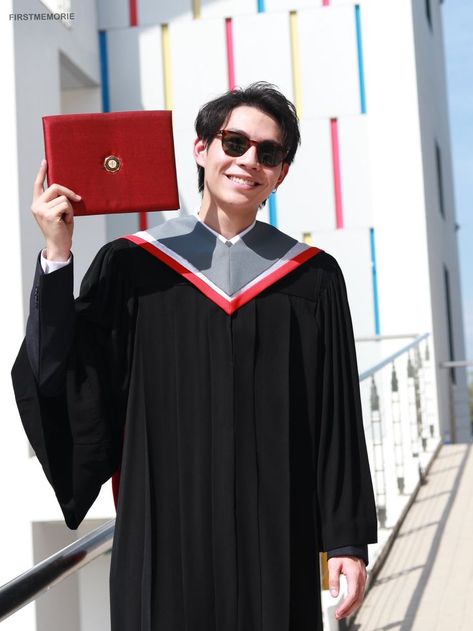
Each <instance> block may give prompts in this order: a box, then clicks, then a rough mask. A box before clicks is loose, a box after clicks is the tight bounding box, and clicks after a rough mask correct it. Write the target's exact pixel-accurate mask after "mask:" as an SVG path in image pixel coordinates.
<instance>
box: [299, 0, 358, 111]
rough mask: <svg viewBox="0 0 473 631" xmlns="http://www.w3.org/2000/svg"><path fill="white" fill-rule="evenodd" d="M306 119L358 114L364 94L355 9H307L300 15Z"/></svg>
mask: <svg viewBox="0 0 473 631" xmlns="http://www.w3.org/2000/svg"><path fill="white" fill-rule="evenodd" d="M298 23H299V37H300V46H301V51H302V53H303V54H302V55H301V75H302V98H303V112H304V116H307V117H311V116H324V117H326V116H329V117H335V116H339V115H343V114H358V113H359V111H360V95H359V80H358V53H357V44H356V25H355V13H354V11H353V8H352V7H337V8H327V7H323V8H320V9H313V10H309V9H307V10H304V11H301V13H300V15H299V20H298Z"/></svg>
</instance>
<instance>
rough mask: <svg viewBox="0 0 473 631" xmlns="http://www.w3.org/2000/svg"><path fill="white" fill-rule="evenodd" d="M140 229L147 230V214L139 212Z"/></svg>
mask: <svg viewBox="0 0 473 631" xmlns="http://www.w3.org/2000/svg"><path fill="white" fill-rule="evenodd" d="M140 230H148V214H147V213H140Z"/></svg>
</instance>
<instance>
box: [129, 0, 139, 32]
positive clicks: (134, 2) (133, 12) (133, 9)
mask: <svg viewBox="0 0 473 631" xmlns="http://www.w3.org/2000/svg"><path fill="white" fill-rule="evenodd" d="M130 26H138V0H130Z"/></svg>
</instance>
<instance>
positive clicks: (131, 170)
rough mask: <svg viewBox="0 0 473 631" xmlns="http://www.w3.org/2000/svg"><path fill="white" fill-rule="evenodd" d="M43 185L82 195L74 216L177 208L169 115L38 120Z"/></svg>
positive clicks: (118, 114) (67, 116)
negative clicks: (44, 171) (42, 148)
mask: <svg viewBox="0 0 473 631" xmlns="http://www.w3.org/2000/svg"><path fill="white" fill-rule="evenodd" d="M43 131H44V146H45V152H46V159H47V161H48V183H49V184H50V185H51V184H53V183H56V184H62V185H63V186H66V187H67V188H70V189H71V190H73V191H74V193H78V194H79V195H81V197H82V200H81V201H80V202H72V206H73V208H74V214H75V215H100V214H104V213H125V212H143V211H150V210H174V209H177V208H179V196H178V192H177V177H176V162H175V157H174V143H173V135H172V120H171V112H170V111H167V110H165V111H137V112H110V113H104V114H65V115H60V116H44V117H43Z"/></svg>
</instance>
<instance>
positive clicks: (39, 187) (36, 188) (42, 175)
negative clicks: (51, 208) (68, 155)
mask: <svg viewBox="0 0 473 631" xmlns="http://www.w3.org/2000/svg"><path fill="white" fill-rule="evenodd" d="M47 169H48V163H47V162H46V160H41V165H40V167H39V171H38V173H37V175H36V178H35V181H34V184H33V201H34V200H35V199H37V198H38V197H39V196H40V195H42V193H43V189H44V181H45V179H46V171H47Z"/></svg>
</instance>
